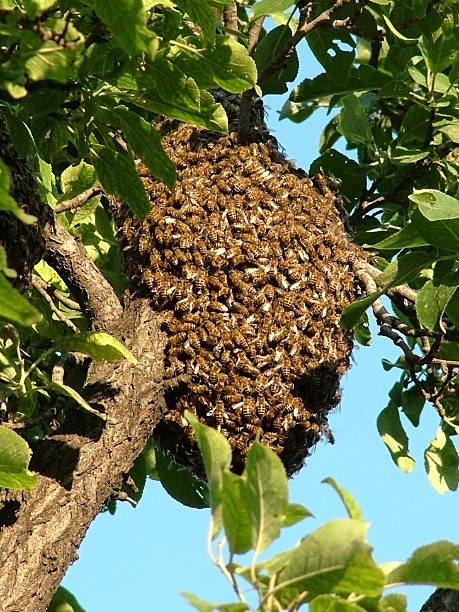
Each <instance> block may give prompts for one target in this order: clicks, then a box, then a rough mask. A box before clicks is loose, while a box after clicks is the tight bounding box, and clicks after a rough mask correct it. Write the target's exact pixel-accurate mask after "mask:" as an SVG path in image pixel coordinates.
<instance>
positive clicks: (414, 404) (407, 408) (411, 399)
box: [402, 385, 425, 427]
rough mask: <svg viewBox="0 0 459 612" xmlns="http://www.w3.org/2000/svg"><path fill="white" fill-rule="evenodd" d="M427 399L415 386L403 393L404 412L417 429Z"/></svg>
mask: <svg viewBox="0 0 459 612" xmlns="http://www.w3.org/2000/svg"><path fill="white" fill-rule="evenodd" d="M424 404H425V399H424V396H423V395H422V393H421V391H420V390H419V388H418V387H416V385H413V386H412V387H410V388H409V389H407V390H406V391H403V393H402V410H403V412H404V414H406V416H407V417H408V419H409V420H410V421H411V423H412V424H413V425H414V426H415V427H417V426H418V425H419V419H420V417H421V412H422V409H423V408H424Z"/></svg>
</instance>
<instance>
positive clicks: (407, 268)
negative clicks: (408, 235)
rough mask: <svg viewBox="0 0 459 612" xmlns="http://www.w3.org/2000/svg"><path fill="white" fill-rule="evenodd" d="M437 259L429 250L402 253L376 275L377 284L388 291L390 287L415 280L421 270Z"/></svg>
mask: <svg viewBox="0 0 459 612" xmlns="http://www.w3.org/2000/svg"><path fill="white" fill-rule="evenodd" d="M436 259H437V257H436V255H435V254H433V253H429V252H427V251H412V252H410V253H406V254H405V255H401V256H400V257H398V259H395V260H394V261H392V262H391V263H390V264H389V265H388V266H387V267H386V268H385V269H384V271H383V272H381V274H379V275H378V276H377V277H376V284H377V285H378V286H379V287H384V288H385V289H384V290H385V291H387V289H388V288H390V287H394V286H396V285H403V284H404V283H406V282H410V281H413V280H415V279H416V277H417V276H418V274H419V272H421V270H424V268H427V267H429V265H430V264H432V263H433V262H434V261H436Z"/></svg>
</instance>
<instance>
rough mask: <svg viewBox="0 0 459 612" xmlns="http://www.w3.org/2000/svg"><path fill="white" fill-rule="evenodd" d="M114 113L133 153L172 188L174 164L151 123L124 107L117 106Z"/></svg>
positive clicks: (174, 175)
mask: <svg viewBox="0 0 459 612" xmlns="http://www.w3.org/2000/svg"><path fill="white" fill-rule="evenodd" d="M116 114H117V115H118V117H119V118H120V120H121V127H122V129H123V132H124V135H125V136H126V138H127V141H128V143H129V144H130V146H131V147H132V148H133V150H134V153H135V154H136V155H137V156H138V157H140V159H141V160H142V161H143V163H144V164H145V165H146V166H147V167H148V169H149V170H150V172H151V173H152V174H153V176H156V177H157V178H159V179H160V180H161V181H164V183H165V184H166V185H167V186H168V187H169V188H170V189H172V188H173V187H174V185H175V177H176V172H175V164H174V163H173V162H172V161H171V160H170V159H169V157H168V155H167V153H166V152H165V151H164V149H163V147H162V145H161V138H160V136H159V134H158V131H157V130H156V128H154V127H153V125H152V124H151V123H149V122H148V121H145V119H142V117H140V116H139V115H137V114H136V113H133V112H131V111H129V110H127V109H125V108H117V109H116Z"/></svg>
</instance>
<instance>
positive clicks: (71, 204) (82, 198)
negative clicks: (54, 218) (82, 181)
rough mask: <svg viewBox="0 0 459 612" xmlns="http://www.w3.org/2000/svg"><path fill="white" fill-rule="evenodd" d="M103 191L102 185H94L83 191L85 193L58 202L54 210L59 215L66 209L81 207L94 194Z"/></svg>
mask: <svg viewBox="0 0 459 612" xmlns="http://www.w3.org/2000/svg"><path fill="white" fill-rule="evenodd" d="M101 192H102V188H101V186H100V185H93V186H92V187H90V188H89V189H86V191H83V193H80V194H78V195H77V196H75V197H74V198H71V199H70V200H64V201H63V202H59V204H56V206H55V207H54V212H55V213H56V215H57V214H59V213H61V212H64V211H66V210H73V209H75V208H79V207H80V206H83V205H84V204H86V202H87V201H88V200H89V199H90V198H92V196H94V195H96V194H98V193H101Z"/></svg>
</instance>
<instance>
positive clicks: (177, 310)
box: [116, 123, 359, 474]
mask: <svg viewBox="0 0 459 612" xmlns="http://www.w3.org/2000/svg"><path fill="white" fill-rule="evenodd" d="M172 127H173V126H172V124H171V123H165V124H163V128H164V129H163V131H164V134H165V135H164V139H163V145H164V147H165V149H166V151H167V153H168V154H169V155H170V157H171V158H172V159H173V161H174V162H175V163H176V164H177V170H178V180H177V185H176V188H175V190H174V191H173V192H172V193H171V192H169V191H168V189H167V188H166V187H165V186H164V185H163V184H162V183H161V182H159V181H157V180H155V179H153V178H152V177H151V176H150V175H149V174H148V171H147V170H146V168H144V167H143V166H142V165H139V173H140V175H141V176H142V180H143V182H144V184H145V187H146V189H147V192H148V194H149V196H150V200H151V212H150V214H149V215H148V217H147V218H146V219H145V220H144V221H139V220H136V219H135V218H134V217H133V216H132V214H130V213H129V211H128V209H127V207H126V206H125V205H124V204H118V205H117V206H118V209H117V211H116V216H117V219H118V223H119V225H120V234H121V239H122V242H123V244H124V247H125V252H126V258H127V266H128V272H129V275H130V277H131V278H132V286H131V291H135V292H136V295H139V294H141V295H142V294H143V295H149V296H151V301H152V305H153V307H154V309H155V310H158V311H161V312H162V313H164V329H165V330H166V332H167V336H168V343H167V347H166V351H165V358H166V373H167V377H169V378H170V379H175V378H176V377H182V379H183V381H184V382H182V383H181V384H180V385H179V386H178V387H176V388H174V389H173V390H172V391H171V393H170V394H169V397H168V398H167V399H168V412H167V414H165V416H164V419H163V421H162V423H161V424H160V426H159V427H158V428H157V429H156V430H155V435H156V436H157V437H158V439H159V440H160V442H161V444H162V445H163V446H165V447H166V448H169V449H170V450H172V452H173V454H174V455H175V457H176V459H177V460H178V461H181V462H182V463H185V464H188V465H191V466H192V467H194V469H195V470H196V471H199V459H198V453H197V451H196V447H195V442H194V439H193V436H192V432H191V430H190V428H189V427H188V426H187V423H186V421H185V419H184V418H183V413H184V410H185V409H188V410H190V411H191V412H193V413H194V414H195V415H197V416H198V417H199V419H200V420H201V421H202V422H204V423H206V424H208V425H210V426H213V427H215V428H217V429H218V430H220V431H221V432H222V433H223V434H224V435H225V436H226V437H227V438H228V440H229V441H230V443H231V445H232V447H233V469H234V470H235V471H241V469H242V467H243V464H244V458H245V455H246V453H247V450H248V448H249V447H250V445H251V443H252V442H253V441H254V439H255V437H256V436H257V435H259V437H260V441H261V442H262V443H263V444H265V445H268V446H270V447H271V448H273V449H274V450H275V451H276V452H277V453H278V454H279V455H280V456H281V458H282V459H283V461H284V464H285V466H286V469H287V472H288V473H289V474H291V473H293V472H294V471H296V470H297V469H298V468H299V467H300V466H301V465H302V463H303V461H304V458H305V456H306V455H307V454H308V450H309V449H310V448H311V447H312V446H313V445H314V444H315V443H316V442H317V441H318V439H319V438H320V436H321V434H322V433H324V432H327V431H328V428H327V413H328V411H329V410H330V409H331V408H332V407H334V406H336V404H337V403H338V401H339V397H340V395H339V379H340V376H341V375H342V374H343V373H344V372H345V371H346V370H347V369H348V367H349V357H350V351H351V348H352V346H351V340H350V337H349V335H348V334H347V333H346V332H343V331H342V330H340V329H339V327H338V319H339V316H340V313H341V311H342V309H343V307H344V306H345V305H346V304H348V303H349V302H350V301H352V300H353V299H355V297H356V294H357V293H358V287H357V285H356V281H355V277H354V273H353V263H354V262H355V261H356V260H357V258H358V257H359V251H358V249H357V247H355V246H354V245H353V244H352V243H351V242H350V241H349V239H348V236H347V234H346V231H345V228H344V225H343V222H342V220H341V218H340V211H339V209H338V207H337V205H336V204H337V201H336V197H335V195H334V193H333V192H332V190H330V189H329V188H328V186H327V182H326V180H325V179H324V178H323V177H316V179H311V178H308V177H307V176H306V175H305V174H304V173H303V172H301V171H298V170H295V169H294V167H293V165H292V164H291V163H289V162H287V161H286V160H285V159H284V158H283V156H282V155H281V154H280V153H279V152H278V151H277V149H276V148H275V147H274V146H272V145H271V144H269V143H268V142H266V139H264V138H259V140H260V142H251V143H246V144H241V143H240V142H238V139H237V136H236V134H230V135H229V136H228V137H221V138H218V137H216V136H215V135H213V136H207V133H205V132H199V131H198V130H197V129H196V128H193V127H190V126H185V125H181V126H179V127H178V128H177V126H174V129H173V130H172V129H171V128H172ZM329 435H330V436H331V434H329Z"/></svg>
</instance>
